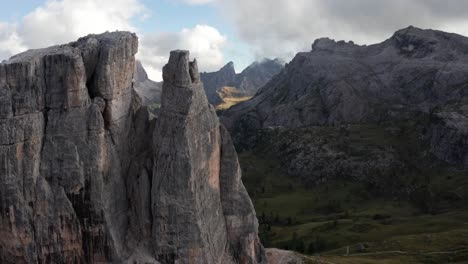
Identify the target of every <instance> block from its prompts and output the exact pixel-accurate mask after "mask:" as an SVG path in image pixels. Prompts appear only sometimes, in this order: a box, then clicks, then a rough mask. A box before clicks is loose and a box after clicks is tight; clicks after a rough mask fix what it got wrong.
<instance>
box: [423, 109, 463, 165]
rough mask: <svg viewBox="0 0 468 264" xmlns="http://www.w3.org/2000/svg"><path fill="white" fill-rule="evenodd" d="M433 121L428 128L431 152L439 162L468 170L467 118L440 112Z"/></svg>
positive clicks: (457, 114)
mask: <svg viewBox="0 0 468 264" xmlns="http://www.w3.org/2000/svg"><path fill="white" fill-rule="evenodd" d="M434 119H435V120H434V122H432V124H431V127H430V135H431V138H430V139H431V142H430V144H431V152H432V153H434V155H435V156H436V157H438V158H439V159H441V160H444V161H446V162H448V163H451V164H457V165H461V166H464V167H465V168H468V117H466V116H464V115H461V114H459V113H456V112H442V113H437V114H436V115H435V117H434Z"/></svg>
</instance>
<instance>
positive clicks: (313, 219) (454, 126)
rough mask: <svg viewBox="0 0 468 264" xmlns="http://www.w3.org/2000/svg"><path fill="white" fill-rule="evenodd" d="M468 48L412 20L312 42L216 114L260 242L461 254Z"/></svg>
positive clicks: (340, 251)
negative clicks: (349, 38)
mask: <svg viewBox="0 0 468 264" xmlns="http://www.w3.org/2000/svg"><path fill="white" fill-rule="evenodd" d="M467 55H468V38H466V37H463V36H460V35H456V34H450V33H445V32H440V31H434V30H422V29H418V28H414V27H409V28H406V29H403V30H400V31H398V32H396V33H395V34H394V35H393V36H392V37H391V38H389V39H388V40H386V41H384V42H382V43H379V44H375V45H371V46H358V45H355V44H353V43H352V42H343V41H339V42H336V41H333V40H330V39H319V40H317V41H315V42H314V44H313V45H312V51H310V52H301V53H299V54H297V55H296V57H295V58H294V59H293V60H292V61H291V62H290V63H289V64H287V65H286V67H285V69H284V70H283V71H282V72H281V73H279V74H278V75H276V76H275V77H274V78H273V79H272V80H271V81H270V82H269V83H268V84H266V85H265V86H264V87H263V88H261V89H260V90H259V91H258V92H257V94H256V95H255V96H254V97H253V98H252V99H251V100H249V101H246V102H243V103H240V104H238V105H235V106H233V107H231V108H230V109H228V110H226V111H225V112H223V113H222V116H221V120H222V122H223V123H224V124H225V125H226V126H227V127H228V129H229V130H230V131H231V135H232V136H233V139H234V142H235V143H236V148H237V150H239V151H241V153H240V155H239V156H240V163H241V166H242V168H243V170H244V180H245V184H246V187H247V189H248V191H249V193H250V194H251V195H252V198H253V201H254V205H255V208H256V211H257V212H258V215H259V222H260V237H261V239H262V242H263V244H264V245H265V246H267V247H278V248H282V249H293V250H296V251H299V252H302V253H306V254H308V255H310V256H312V255H317V254H320V255H325V256H327V257H324V258H318V257H317V258H310V259H309V260H310V261H311V263H314V262H316V261H318V262H320V261H324V262H327V261H328V262H330V263H409V262H411V263H413V262H414V263H428V262H432V263H457V261H458V262H460V261H461V262H463V261H466V259H467V255H466V252H468V251H467V249H468V248H467V244H466V241H467V240H466V236H463V235H460V236H459V235H458V234H464V233H466V232H467V226H466V223H467V221H468V207H467V204H468V192H467V190H468V177H467V175H468V145H467V143H468V133H467V132H468V130H467V129H468V126H467V124H468V123H467V120H468V94H467V93H466V92H467V91H468V56H467ZM447 219H450V220H449V221H446V220H447ZM458 237H459V238H460V239H458ZM442 241H443V242H442ZM460 249H462V250H463V251H462V252H458V250H460ZM395 251H397V252H403V253H401V255H399V254H393V253H395ZM350 252H351V253H350ZM392 252H393V253H392ZM438 252H439V253H438ZM440 252H442V253H440ZM453 252H456V254H454V253H453ZM352 254H356V255H355V257H356V258H358V259H354V258H353V257H350V256H348V255H352ZM366 258H368V259H366ZM319 259H320V261H319Z"/></svg>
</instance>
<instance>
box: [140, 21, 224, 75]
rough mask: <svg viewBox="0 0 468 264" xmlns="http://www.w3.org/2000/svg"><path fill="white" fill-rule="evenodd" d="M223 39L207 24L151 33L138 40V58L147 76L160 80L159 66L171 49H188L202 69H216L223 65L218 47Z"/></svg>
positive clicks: (222, 58) (220, 47)
mask: <svg viewBox="0 0 468 264" xmlns="http://www.w3.org/2000/svg"><path fill="white" fill-rule="evenodd" d="M226 42H227V38H226V37H225V36H223V35H222V34H221V33H220V32H219V31H218V30H217V29H216V28H213V27H210V26H208V25H197V26H195V27H194V28H190V29H183V30H182V31H180V32H177V33H151V34H145V35H143V36H142V37H141V39H140V52H139V54H138V58H139V59H140V60H141V62H142V64H143V66H144V67H145V69H146V71H147V72H148V75H149V77H150V78H151V79H153V80H156V81H160V80H161V78H162V77H161V69H162V67H163V66H164V64H166V63H167V60H168V55H169V52H170V51H171V50H174V49H184V50H189V51H190V56H191V57H192V58H197V60H198V65H199V67H200V70H202V71H213V70H218V69H219V68H220V67H222V66H223V64H224V56H223V52H222V48H223V47H224V46H225V44H226Z"/></svg>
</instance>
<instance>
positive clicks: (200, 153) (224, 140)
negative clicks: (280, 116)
mask: <svg viewBox="0 0 468 264" xmlns="http://www.w3.org/2000/svg"><path fill="white" fill-rule="evenodd" d="M137 48H138V41H137V37H136V36H135V35H134V34H131V33H127V32H114V33H104V34H101V35H89V36H87V37H84V38H81V39H79V40H78V41H77V42H73V43H70V44H68V45H61V46H54V47H51V48H46V49H40V50H31V51H27V52H25V53H22V54H19V55H16V56H14V57H12V58H11V59H10V60H8V61H6V62H3V63H1V64H0V102H1V103H0V106H1V107H0V183H1V184H0V221H1V222H0V234H1V236H0V262H1V263H262V262H264V261H265V253H264V250H263V247H262V245H261V244H260V242H259V240H258V237H257V220H256V217H255V211H254V209H253V206H252V203H251V201H250V199H249V197H248V195H247V193H246V191H245V189H244V187H243V184H242V181H241V172H240V168H239V164H238V161H237V155H236V152H235V150H234V148H233V146H232V143H231V141H230V137H229V134H228V133H227V132H226V130H225V129H224V128H223V127H222V126H220V124H219V121H218V119H217V117H216V114H215V112H214V110H213V109H212V108H211V107H210V106H209V104H208V102H207V100H206V97H205V95H204V93H203V85H202V84H201V82H200V81H199V74H198V70H197V64H196V62H191V63H190V62H189V59H188V57H189V54H188V52H185V51H176V52H172V53H171V58H170V60H169V63H168V64H167V65H166V67H165V68H164V81H165V83H164V88H163V95H162V108H161V116H160V117H159V118H157V119H152V120H150V117H149V114H148V111H147V109H146V108H145V107H142V106H141V99H140V98H139V97H138V95H137V94H136V93H135V91H134V89H133V79H134V73H135V57H134V56H135V54H136V53H137Z"/></svg>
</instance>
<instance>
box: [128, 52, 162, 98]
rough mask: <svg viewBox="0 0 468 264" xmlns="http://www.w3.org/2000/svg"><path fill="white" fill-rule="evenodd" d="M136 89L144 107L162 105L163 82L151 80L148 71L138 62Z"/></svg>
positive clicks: (136, 66)
mask: <svg viewBox="0 0 468 264" xmlns="http://www.w3.org/2000/svg"><path fill="white" fill-rule="evenodd" d="M134 88H135V91H136V92H137V93H138V95H139V96H140V97H141V99H142V103H143V105H148V106H151V105H154V104H157V105H160V104H161V92H162V82H155V81H152V80H150V79H149V78H148V74H147V73H146V70H145V69H144V68H143V65H142V64H141V62H140V61H138V60H137V61H136V63H135V77H134Z"/></svg>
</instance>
